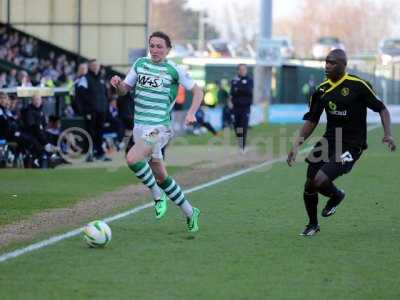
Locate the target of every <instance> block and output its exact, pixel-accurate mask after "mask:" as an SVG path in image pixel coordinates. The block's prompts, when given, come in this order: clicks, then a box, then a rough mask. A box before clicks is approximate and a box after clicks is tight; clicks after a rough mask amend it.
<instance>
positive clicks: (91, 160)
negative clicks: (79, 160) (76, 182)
mask: <svg viewBox="0 0 400 300" xmlns="http://www.w3.org/2000/svg"><path fill="white" fill-rule="evenodd" d="M85 161H86V162H93V161H94V160H93V155H92V154H88V155H87V156H86V159H85Z"/></svg>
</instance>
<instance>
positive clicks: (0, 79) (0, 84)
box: [0, 72, 7, 89]
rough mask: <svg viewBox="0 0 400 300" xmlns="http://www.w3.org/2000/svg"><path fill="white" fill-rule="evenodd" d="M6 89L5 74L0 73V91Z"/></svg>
mask: <svg viewBox="0 0 400 300" xmlns="http://www.w3.org/2000/svg"><path fill="white" fill-rule="evenodd" d="M6 87H7V73H5V72H1V73H0V89H2V88H6Z"/></svg>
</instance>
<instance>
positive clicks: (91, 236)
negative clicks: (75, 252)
mask: <svg viewBox="0 0 400 300" xmlns="http://www.w3.org/2000/svg"><path fill="white" fill-rule="evenodd" d="M83 236H84V238H85V241H86V243H87V244H88V245H89V246H90V247H92V248H98V247H105V246H107V245H108V244H109V243H110V241H111V228H110V227H109V226H108V225H107V223H106V222H104V221H98V220H96V221H92V222H90V223H89V224H87V225H86V226H85V228H84V230H83Z"/></svg>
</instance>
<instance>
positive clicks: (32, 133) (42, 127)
mask: <svg viewBox="0 0 400 300" xmlns="http://www.w3.org/2000/svg"><path fill="white" fill-rule="evenodd" d="M42 107H43V100H42V97H41V96H34V97H33V98H32V102H31V103H30V104H29V105H28V107H27V108H25V109H24V110H23V112H22V114H21V117H22V122H23V125H24V132H25V133H26V134H27V135H28V136H29V138H30V139H31V140H32V143H33V144H32V155H33V160H34V166H36V167H39V166H40V167H42V168H46V167H47V164H48V158H49V154H50V152H52V151H53V147H52V146H51V144H50V143H49V142H48V139H47V133H46V128H47V122H46V117H45V115H44V113H43V110H42Z"/></svg>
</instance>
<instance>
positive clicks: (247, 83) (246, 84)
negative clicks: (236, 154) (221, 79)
mask: <svg viewBox="0 0 400 300" xmlns="http://www.w3.org/2000/svg"><path fill="white" fill-rule="evenodd" d="M230 95H231V103H232V112H233V116H234V129H235V134H236V137H237V138H238V144H239V149H240V150H241V151H242V153H244V152H245V147H246V139H247V129H248V127H249V117H250V107H251V104H252V103H253V79H252V78H250V77H249V76H248V75H247V65H245V64H239V65H238V66H237V75H236V77H235V78H233V79H232V81H231V92H230Z"/></svg>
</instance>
